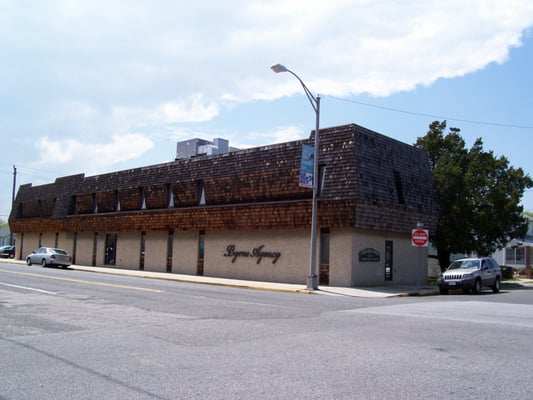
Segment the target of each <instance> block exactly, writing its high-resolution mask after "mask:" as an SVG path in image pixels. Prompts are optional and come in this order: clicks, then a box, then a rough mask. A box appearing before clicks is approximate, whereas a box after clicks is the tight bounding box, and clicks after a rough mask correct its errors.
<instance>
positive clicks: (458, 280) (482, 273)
mask: <svg viewBox="0 0 533 400" xmlns="http://www.w3.org/2000/svg"><path fill="white" fill-rule="evenodd" d="M501 280H502V271H501V269H500V266H499V265H498V262H497V261H496V260H495V259H493V258H490V257H478V258H461V259H459V260H455V261H454V262H452V263H451V264H450V266H449V267H448V269H447V270H446V271H444V272H443V273H442V274H440V275H439V278H438V280H437V284H438V285H439V291H440V293H441V294H447V293H448V290H449V289H462V290H463V292H464V293H468V292H469V291H470V290H472V293H474V294H478V293H479V292H481V288H482V287H490V288H491V289H492V291H493V292H494V293H498V292H499V291H500V283H501Z"/></svg>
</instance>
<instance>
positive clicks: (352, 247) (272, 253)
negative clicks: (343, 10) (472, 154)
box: [9, 124, 438, 286]
mask: <svg viewBox="0 0 533 400" xmlns="http://www.w3.org/2000/svg"><path fill="white" fill-rule="evenodd" d="M320 135H321V137H320V155H319V162H320V165H319V171H320V174H319V175H320V181H319V187H320V192H319V207H318V228H319V244H318V246H317V251H318V253H319V254H318V258H317V259H318V260H319V270H320V285H325V284H330V285H335V286H355V285H357V286H366V285H381V284H412V283H415V282H417V277H418V278H420V277H419V273H420V271H419V266H418V263H417V262H418V260H419V258H418V256H419V251H420V249H421V248H416V247H413V246H412V245H411V230H412V229H413V228H415V227H416V226H417V223H420V222H421V223H423V224H424V227H425V228H426V229H429V230H430V232H431V231H434V228H435V226H436V222H437V217H438V216H437V213H438V210H437V201H436V197H435V191H434V187H433V178H432V174H431V170H430V166H429V161H428V158H427V155H426V154H425V153H424V152H423V151H421V150H419V149H416V148H414V147H413V146H410V145H407V144H405V143H401V142H399V141H396V140H394V139H391V138H388V137H386V136H383V135H381V134H379V133H376V132H373V131H370V130H368V129H365V128H363V127H361V126H358V125H355V124H350V125H345V126H339V127H333V128H328V129H323V130H321V131H320ZM313 139H314V132H312V133H311V137H310V138H309V139H306V140H300V141H294V142H288V143H282V144H275V145H270V146H263V147H257V148H252V149H246V150H238V151H232V152H226V153H221V154H215V155H206V156H197V157H189V158H177V159H176V160H175V161H173V162H169V163H164V164H158V165H153V166H147V167H142V168H136V169H131V170H125V171H118V172H112V173H108V174H102V175H97V176H89V177H86V176H84V174H79V175H73V176H66V177H60V178H57V179H56V180H55V182H53V183H50V184H45V185H39V186H35V187H34V186H32V184H26V185H22V186H21V187H20V188H19V190H18V193H17V196H16V199H15V202H14V207H13V210H12V211H11V215H10V218H9V223H10V227H11V230H12V231H13V232H16V234H17V238H18V241H17V257H18V258H21V259H23V258H24V257H25V255H26V254H28V253H29V252H31V251H32V250H34V249H35V248H37V247H39V246H41V245H42V246H55V247H61V248H64V249H66V250H68V251H69V252H71V254H72V255H73V261H74V263H76V264H81V265H94V266H104V265H105V266H114V267H116V268H127V269H141V270H143V269H144V270H150V271H161V272H165V271H166V272H168V273H180V274H198V275H204V274H205V275H208V276H215V277H228V278H235V279H250V280H263V281H274V282H288V283H304V282H305V281H306V278H307V275H308V273H309V253H310V226H311V203H312V191H311V190H310V189H308V188H303V187H300V186H299V184H298V178H299V169H300V158H301V152H302V145H304V144H306V145H312V144H313ZM422 251H424V252H425V249H424V250H422ZM424 259H426V258H425V257H424ZM426 277H427V266H424V267H423V271H422V278H423V279H424V280H425V278H426Z"/></svg>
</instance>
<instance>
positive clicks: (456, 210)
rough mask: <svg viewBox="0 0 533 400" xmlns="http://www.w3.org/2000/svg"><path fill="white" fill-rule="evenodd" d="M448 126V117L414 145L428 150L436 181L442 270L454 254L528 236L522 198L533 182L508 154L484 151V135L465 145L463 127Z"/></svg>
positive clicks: (435, 240)
mask: <svg viewBox="0 0 533 400" xmlns="http://www.w3.org/2000/svg"><path fill="white" fill-rule="evenodd" d="M445 130H446V121H442V122H440V121H435V122H433V123H431V124H430V126H429V131H428V133H427V134H426V135H425V136H424V137H419V138H418V140H417V142H416V144H415V146H416V147H418V148H421V149H423V150H425V151H426V152H427V153H428V156H429V159H430V164H431V169H432V171H433V176H434V180H435V186H436V191H437V198H438V202H439V208H440V216H439V222H438V226H437V231H436V232H435V233H434V234H433V235H431V242H432V244H433V245H434V246H435V248H436V249H437V255H438V258H439V263H440V266H441V268H442V269H444V268H446V267H447V266H448V264H449V262H450V256H451V254H453V253H466V254H468V253H476V254H478V255H489V254H491V253H492V252H494V251H495V250H496V249H499V248H502V247H504V246H505V244H506V243H507V242H508V241H509V240H511V239H513V238H520V237H523V236H524V235H525V234H526V232H527V220H526V219H525V218H524V217H523V215H522V213H523V208H522V206H521V205H520V199H521V198H522V196H523V194H524V191H525V190H526V189H527V188H530V187H531V186H532V185H533V181H532V180H531V178H530V177H529V176H528V175H527V174H525V173H524V171H523V170H522V169H521V168H513V167H512V166H510V165H509V161H508V160H507V158H505V157H503V156H502V157H499V158H498V157H495V156H494V154H493V152H492V151H485V150H484V149H483V141H482V139H481V138H478V139H477V140H476V141H475V143H474V144H473V146H472V148H471V149H466V147H465V141H464V140H463V138H462V137H461V136H460V134H459V132H460V130H459V129H457V128H450V129H449V132H448V133H447V134H445Z"/></svg>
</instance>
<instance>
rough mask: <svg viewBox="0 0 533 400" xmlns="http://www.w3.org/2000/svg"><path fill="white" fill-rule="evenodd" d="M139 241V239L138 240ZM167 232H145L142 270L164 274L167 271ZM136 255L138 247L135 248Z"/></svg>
mask: <svg viewBox="0 0 533 400" xmlns="http://www.w3.org/2000/svg"><path fill="white" fill-rule="evenodd" d="M139 240H140V239H139ZM167 244H168V232H167V231H156V232H146V237H145V252H144V254H145V257H144V270H145V271H154V272H166V270H167ZM137 254H139V247H138V246H137Z"/></svg>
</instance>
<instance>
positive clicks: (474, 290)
mask: <svg viewBox="0 0 533 400" xmlns="http://www.w3.org/2000/svg"><path fill="white" fill-rule="evenodd" d="M480 292H481V279H476V281H475V282H474V286H473V287H472V293H474V294H479V293H480Z"/></svg>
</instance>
